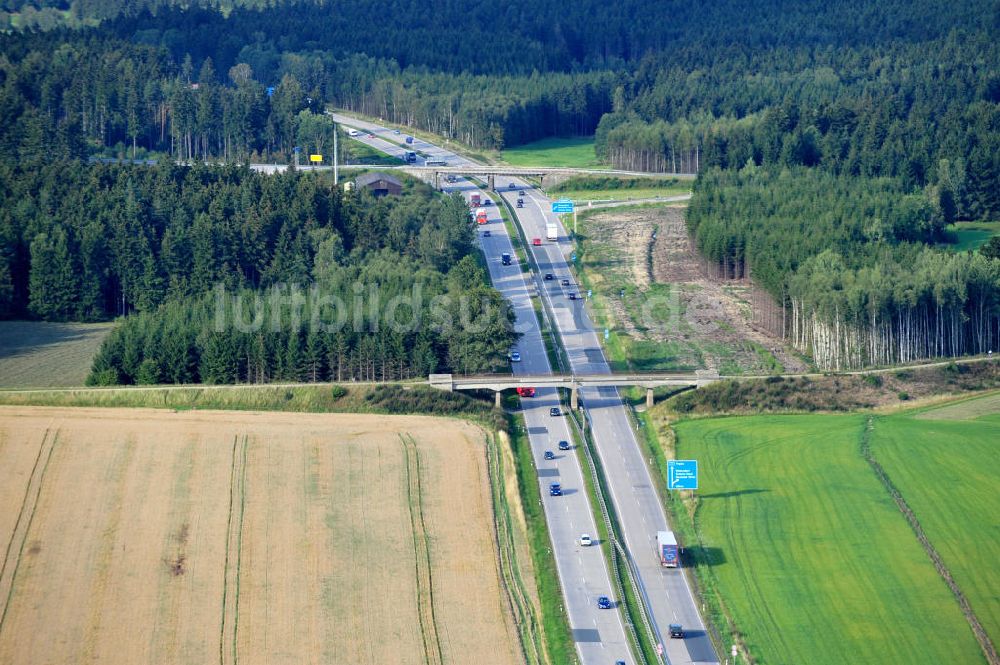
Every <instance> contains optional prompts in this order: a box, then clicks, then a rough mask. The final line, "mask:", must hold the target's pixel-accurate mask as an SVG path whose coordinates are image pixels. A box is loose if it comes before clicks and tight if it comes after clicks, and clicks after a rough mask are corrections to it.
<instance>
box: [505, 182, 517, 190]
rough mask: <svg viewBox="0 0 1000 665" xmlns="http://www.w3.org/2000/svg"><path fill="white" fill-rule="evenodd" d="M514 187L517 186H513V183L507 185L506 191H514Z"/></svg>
mask: <svg viewBox="0 0 1000 665" xmlns="http://www.w3.org/2000/svg"><path fill="white" fill-rule="evenodd" d="M516 187H517V185H515V184H514V183H510V184H508V185H507V189H516Z"/></svg>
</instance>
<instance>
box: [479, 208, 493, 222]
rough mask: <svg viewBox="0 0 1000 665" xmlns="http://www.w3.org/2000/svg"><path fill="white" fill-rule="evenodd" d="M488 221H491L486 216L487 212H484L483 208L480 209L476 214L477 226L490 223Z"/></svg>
mask: <svg viewBox="0 0 1000 665" xmlns="http://www.w3.org/2000/svg"><path fill="white" fill-rule="evenodd" d="M488 221H490V220H489V218H488V217H487V216H486V211H485V210H483V209H482V208H480V209H479V210H478V211H477V212H476V224H485V223H486V222H488Z"/></svg>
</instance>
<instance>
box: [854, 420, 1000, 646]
mask: <svg viewBox="0 0 1000 665" xmlns="http://www.w3.org/2000/svg"><path fill="white" fill-rule="evenodd" d="M874 431H875V417H874V416H868V418H867V419H866V420H865V428H864V430H863V431H862V433H861V454H862V455H863V456H864V458H865V461H866V462H868V465H869V466H870V467H871V468H872V471H874V472H875V475H876V477H878V479H879V482H881V483H882V486H883V487H884V488H885V490H886V491H887V492H888V493H889V496H890V497H892V500H893V501H894V502H895V504H896V507H897V508H898V509H899V512H901V513H902V514H903V517H905V518H906V521H907V523H908V524H909V525H910V528H911V529H913V533H914V534H915V535H916V536H917V540H918V541H919V542H920V546H921V547H923V549H924V552H925V553H926V554H927V556H928V557H929V558H930V560H931V563H932V564H934V568H935V570H937V572H938V574H939V575H941V578H942V579H943V580H944V582H945V584H947V585H948V588H949V589H950V590H951V593H952V595H954V596H955V600H956V601H957V602H958V606H959V609H961V610H962V615H963V616H964V617H965V620H966V621H967V622H968V623H969V628H971V629H972V634H973V635H975V637H976V641H977V642H979V647H980V648H981V649H982V650H983V656H985V657H986V661H987V662H988V663H990V665H1000V655H998V654H997V650H996V647H995V646H994V645H993V642H992V641H991V640H990V637H989V635H988V634H987V633H986V629H984V628H983V624H982V623H981V622H980V621H979V617H977V616H976V613H975V611H974V610H973V609H972V606H971V605H970V604H969V600H968V599H967V598H966V597H965V594H964V593H962V589H961V588H960V587H959V586H958V582H956V581H955V578H954V577H953V576H952V574H951V571H950V570H949V569H948V566H946V565H945V563H944V560H943V559H942V558H941V555H940V554H939V553H938V551H937V549H936V548H935V547H934V545H933V544H932V543H931V541H930V539H928V538H927V534H925V533H924V528H923V526H921V524H920V521H919V520H918V519H917V516H916V514H914V512H913V510H912V509H911V508H910V506H909V504H907V503H906V499H904V498H903V495H902V493H900V491H899V489H897V488H896V486H895V484H893V482H892V479H891V478H889V474H888V473H887V472H886V470H885V469H884V468H883V467H882V465H881V464H880V463H879V462H878V460H877V459H875V454H874V453H873V452H872V449H871V435H872V432H874Z"/></svg>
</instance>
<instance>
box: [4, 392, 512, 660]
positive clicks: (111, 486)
mask: <svg viewBox="0 0 1000 665" xmlns="http://www.w3.org/2000/svg"><path fill="white" fill-rule="evenodd" d="M483 438H484V437H483V434H482V432H481V431H480V430H479V429H477V428H476V427H474V426H472V425H469V424H466V423H462V422H460V421H457V420H452V419H442V418H429V417H420V416H393V417H386V416H369V415H343V414H336V415H317V414H299V413H295V414H292V413H252V412H204V411H200V412H194V411H187V412H179V413H174V412H170V411H161V410H152V409H82V408H81V409H64V408H45V407H0V556H3V557H4V558H3V560H2V569H0V663H19V664H33V663H66V664H69V663H73V664H76V663H97V662H100V663H102V664H108V663H110V664H116V663H122V664H125V663H128V664H133V663H164V664H167V663H192V664H197V665H204V664H205V663H236V662H240V663H269V664H280V663H295V664H300V663H371V664H379V665H381V664H383V663H501V664H503V663H518V662H520V661H521V657H520V655H519V654H520V652H519V649H518V647H517V645H518V638H517V633H516V630H515V627H514V626H513V625H512V622H511V619H510V617H509V615H508V613H507V611H506V607H507V605H506V601H505V600H504V597H503V595H502V591H501V588H500V581H499V571H498V568H497V563H496V557H495V543H494V536H493V521H492V520H493V517H492V513H491V508H490V506H491V503H490V497H489V484H488V477H487V470H486V460H485V456H484V450H483V446H484V443H483Z"/></svg>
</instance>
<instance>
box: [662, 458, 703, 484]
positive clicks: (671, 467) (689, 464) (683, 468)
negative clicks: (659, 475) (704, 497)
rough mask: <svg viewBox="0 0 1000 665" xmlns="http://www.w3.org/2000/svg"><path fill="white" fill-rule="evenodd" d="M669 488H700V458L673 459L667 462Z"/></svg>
mask: <svg viewBox="0 0 1000 665" xmlns="http://www.w3.org/2000/svg"><path fill="white" fill-rule="evenodd" d="M667 489H668V490H696V489H698V460H696V459H672V460H669V461H668V462H667Z"/></svg>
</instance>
